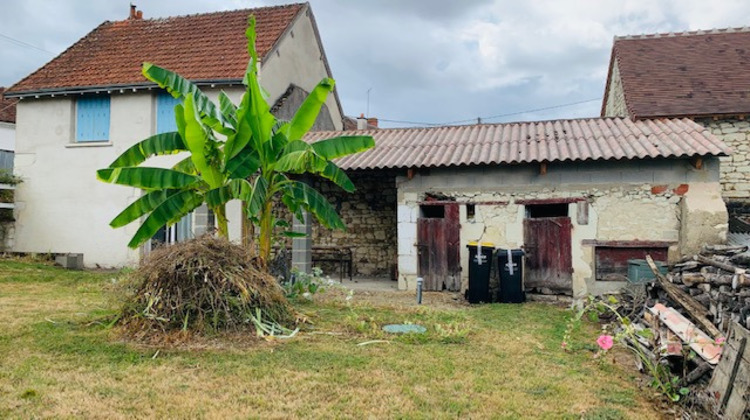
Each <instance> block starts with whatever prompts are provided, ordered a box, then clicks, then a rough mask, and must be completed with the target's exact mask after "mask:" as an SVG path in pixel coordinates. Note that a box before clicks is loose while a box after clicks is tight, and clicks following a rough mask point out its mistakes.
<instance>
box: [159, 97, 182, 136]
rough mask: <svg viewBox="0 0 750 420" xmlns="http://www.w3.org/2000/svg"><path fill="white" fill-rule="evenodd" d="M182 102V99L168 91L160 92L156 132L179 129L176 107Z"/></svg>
mask: <svg viewBox="0 0 750 420" xmlns="http://www.w3.org/2000/svg"><path fill="white" fill-rule="evenodd" d="M181 103H182V100H181V99H177V98H174V97H172V95H170V94H168V93H164V92H160V93H159V94H158V95H156V134H161V133H169V132H172V131H177V123H176V122H175V119H174V107H175V105H177V104H181Z"/></svg>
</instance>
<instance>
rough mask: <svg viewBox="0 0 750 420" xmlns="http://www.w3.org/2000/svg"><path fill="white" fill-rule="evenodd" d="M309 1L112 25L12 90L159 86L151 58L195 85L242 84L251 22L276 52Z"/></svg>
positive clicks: (261, 51) (260, 41)
mask: <svg viewBox="0 0 750 420" xmlns="http://www.w3.org/2000/svg"><path fill="white" fill-rule="evenodd" d="M307 8H308V5H307V3H300V4H290V5H284V6H274V7H262V8H256V9H244V10H234V11H228V12H216V13H205V14H195V15H188V16H178V17H168V18H160V19H139V18H130V19H126V20H121V21H116V22H110V21H106V22H104V23H102V24H101V25H99V26H98V27H97V28H96V29H94V30H93V31H91V32H90V33H89V34H88V35H86V36H84V37H83V38H81V39H80V40H79V41H78V42H76V43H75V44H73V45H72V46H71V47H70V48H68V49H67V50H65V51H64V52H63V53H62V54H60V55H59V56H57V57H56V58H54V59H53V60H52V61H50V62H49V63H47V64H45V65H44V66H43V67H41V68H40V69H39V70H37V71H35V72H34V73H32V74H30V75H29V76H27V77H26V78H24V79H23V80H21V81H20V82H18V83H16V84H15V85H13V86H12V87H10V88H9V89H8V91H9V92H12V93H13V94H14V95H18V96H23V95H20V94H23V93H27V94H28V93H35V94H40V93H53V92H61V91H69V90H74V91H75V90H80V89H81V88H91V87H122V86H127V87H133V86H138V85H142V86H149V85H153V83H150V82H149V81H147V80H146V79H145V78H144V77H143V75H142V74H141V63H143V62H145V61H148V62H152V63H154V64H157V65H159V66H161V67H165V68H168V69H170V70H172V71H175V72H177V73H179V74H180V75H181V76H183V77H185V78H187V79H189V80H191V81H194V82H211V83H222V82H223V83H229V82H235V83H238V82H241V80H242V78H243V77H244V75H245V70H246V69H247V63H248V55H247V41H246V39H245V37H244V36H243V34H244V32H245V29H246V28H247V19H248V17H249V16H250V15H251V14H254V15H255V17H256V21H257V26H256V32H257V40H256V48H257V50H258V55H259V56H260V57H261V59H262V58H264V57H266V56H267V55H268V53H269V52H271V51H272V50H273V48H274V46H275V45H276V44H277V43H278V42H279V40H280V39H281V37H282V36H283V34H284V33H285V32H286V31H287V29H288V28H289V27H290V26H291V24H292V23H293V22H294V21H295V18H296V17H297V16H298V15H299V14H300V13H301V11H303V10H305V9H307Z"/></svg>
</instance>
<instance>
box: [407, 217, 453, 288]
mask: <svg viewBox="0 0 750 420" xmlns="http://www.w3.org/2000/svg"><path fill="white" fill-rule="evenodd" d="M437 205H440V206H444V211H443V212H437V213H440V214H441V215H442V217H420V218H419V219H418V220H417V237H418V238H417V250H418V264H419V272H418V275H419V276H420V277H422V278H423V279H424V289H425V290H431V291H442V290H449V291H454V292H457V291H459V290H460V289H461V261H460V260H461V253H460V248H459V246H460V232H459V230H460V226H459V223H458V204H433V205H430V206H437Z"/></svg>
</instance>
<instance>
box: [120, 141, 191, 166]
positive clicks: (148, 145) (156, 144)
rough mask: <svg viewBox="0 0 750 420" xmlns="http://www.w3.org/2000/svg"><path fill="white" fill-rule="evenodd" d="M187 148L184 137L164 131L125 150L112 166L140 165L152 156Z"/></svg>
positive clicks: (169, 153) (177, 151)
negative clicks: (183, 140)
mask: <svg viewBox="0 0 750 420" xmlns="http://www.w3.org/2000/svg"><path fill="white" fill-rule="evenodd" d="M185 150H187V148H186V147H185V144H184V143H183V142H182V137H180V134H179V133H177V132H172V133H162V134H157V135H155V136H151V137H149V138H147V139H145V140H143V141H140V142H138V143H136V144H135V145H134V146H132V147H131V148H129V149H128V150H126V151H124V152H123V153H122V154H121V155H120V156H119V157H118V158H117V159H115V161H114V162H112V163H111V164H110V165H109V167H110V168H121V167H123V166H138V165H140V164H141V163H143V162H145V161H146V159H148V158H149V157H151V156H157V155H171V154H175V153H179V152H183V151H185Z"/></svg>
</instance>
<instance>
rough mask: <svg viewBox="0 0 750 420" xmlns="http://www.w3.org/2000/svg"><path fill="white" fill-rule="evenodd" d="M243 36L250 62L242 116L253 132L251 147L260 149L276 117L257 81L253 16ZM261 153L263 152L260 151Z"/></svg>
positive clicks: (268, 136)
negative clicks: (245, 109)
mask: <svg viewBox="0 0 750 420" xmlns="http://www.w3.org/2000/svg"><path fill="white" fill-rule="evenodd" d="M245 37H247V51H248V53H249V54H250V63H249V64H248V67H247V72H246V73H245V79H244V82H245V84H246V85H247V87H248V90H247V93H248V101H249V104H248V105H249V106H248V108H247V113H246V114H245V117H244V118H245V120H246V121H247V123H248V125H249V126H250V129H251V131H252V133H253V135H252V136H251V138H250V142H251V144H252V145H253V148H254V149H255V150H258V151H261V148H262V146H263V144H264V143H267V142H268V140H269V139H270V138H271V134H272V131H273V127H274V125H275V124H276V118H275V117H274V116H273V114H271V108H270V106H269V105H268V102H267V101H266V98H265V97H264V96H263V88H261V86H260V83H259V82H258V65H259V64H260V62H259V61H258V53H257V52H256V51H255V38H256V36H255V16H251V17H250V19H249V20H248V27H247V31H245ZM261 153H263V152H262V151H261Z"/></svg>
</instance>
